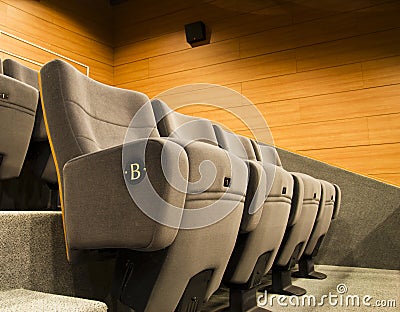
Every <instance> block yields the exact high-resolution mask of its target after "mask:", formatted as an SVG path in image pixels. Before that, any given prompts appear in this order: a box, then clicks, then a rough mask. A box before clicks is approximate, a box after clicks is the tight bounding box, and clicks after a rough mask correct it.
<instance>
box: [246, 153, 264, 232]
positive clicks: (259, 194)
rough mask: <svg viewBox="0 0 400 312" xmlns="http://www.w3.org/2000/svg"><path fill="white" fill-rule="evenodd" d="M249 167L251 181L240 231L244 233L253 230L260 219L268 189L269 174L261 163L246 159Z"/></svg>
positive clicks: (248, 185)
mask: <svg viewBox="0 0 400 312" xmlns="http://www.w3.org/2000/svg"><path fill="white" fill-rule="evenodd" d="M245 163H246V164H247V166H248V169H249V182H248V184H247V192H246V200H245V202H244V210H243V216H242V222H241V224H240V231H241V232H242V233H246V232H251V231H253V230H254V229H255V228H256V227H257V225H258V222H259V221H260V218H261V214H262V211H263V206H264V202H265V198H266V191H267V175H266V173H265V170H264V168H263V166H262V165H261V164H258V163H257V162H255V161H251V160H246V161H245Z"/></svg>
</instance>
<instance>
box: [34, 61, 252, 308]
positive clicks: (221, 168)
mask: <svg viewBox="0 0 400 312" xmlns="http://www.w3.org/2000/svg"><path fill="white" fill-rule="evenodd" d="M40 77H41V94H42V105H43V113H44V117H45V123H46V128H47V132H48V136H49V139H50V144H51V147H52V153H53V156H54V160H55V164H56V169H57V174H58V178H59V182H60V183H59V185H60V194H61V204H62V211H63V218H64V229H65V235H66V243H67V250H68V257H69V259H70V260H71V261H74V260H75V261H77V260H79V256H80V255H81V254H82V251H85V250H86V251H87V250H103V251H106V250H110V249H112V250H115V249H117V250H119V254H118V258H117V261H116V262H117V264H116V273H115V283H114V286H113V294H114V296H116V297H117V298H118V299H119V300H120V301H122V302H123V303H125V304H127V305H129V306H130V307H131V308H133V309H134V310H135V311H146V312H152V311H160V309H161V310H163V311H199V310H200V309H201V305H202V303H203V301H204V300H207V299H208V298H209V297H210V296H211V294H212V293H213V292H214V291H215V290H216V289H217V288H218V286H219V284H220V281H221V279H222V275H223V272H224V270H225V268H226V264H227V262H228V259H229V256H230V254H231V252H232V250H233V247H234V243H235V240H236V236H237V232H238V229H239V226H240V221H241V215H242V211H243V204H244V200H245V190H246V182H244V181H243V180H241V179H237V178H236V177H238V176H240V177H244V179H245V180H246V181H247V169H246V167H245V165H243V166H241V164H236V165H235V168H234V170H235V172H233V169H232V168H231V166H230V161H229V158H228V156H227V154H226V153H222V151H221V152H220V153H216V152H215V150H218V149H217V148H211V147H212V146H211V145H209V144H205V143H203V144H202V145H201V146H200V145H197V144H193V145H191V146H190V147H186V146H184V145H185V144H183V143H182V142H178V141H175V142H174V141H172V140H168V139H165V138H160V136H159V133H158V130H157V128H156V123H155V120H154V115H153V111H152V108H151V105H150V102H149V100H148V98H147V97H146V96H145V95H144V94H142V93H139V92H134V91H129V90H123V89H119V88H114V87H110V86H107V85H104V84H101V83H99V82H96V81H94V80H92V79H90V78H88V77H86V76H84V75H83V74H81V73H80V72H79V71H78V70H76V69H75V68H73V67H72V66H71V65H69V64H67V63H65V62H63V61H60V60H55V61H52V62H50V63H47V64H46V65H45V66H44V67H43V68H42V69H41V70H40ZM138 111H140V114H141V118H139V119H137V120H136V119H133V120H134V122H133V123H132V124H131V120H132V118H133V117H134V115H135V114H136V113H138ZM125 136H126V141H125V144H123V143H124V138H125ZM199 143H201V142H199ZM209 146H210V148H209ZM204 160H209V161H213V163H214V166H215V171H214V174H215V176H214V177H215V179H213V180H211V182H212V183H211V184H209V185H207V188H206V189H205V190H201V187H202V186H204V185H203V184H201V183H200V184H198V183H196V182H198V181H200V182H202V181H203V180H202V178H203V177H202V176H201V174H203V175H205V176H206V178H207V177H208V174H207V173H206V172H204V171H202V170H201V165H200V164H201V163H203V161H204ZM164 162H166V164H167V166H163V164H164ZM138 172H140V174H139V173H138ZM139 177H141V178H140V179H139ZM214 177H213V178H214ZM206 180H207V179H206ZM227 181H230V183H225V182H227ZM204 205H206V206H210V207H211V210H210V209H208V212H209V214H212V213H214V212H215V213H218V212H219V211H225V212H226V211H229V213H226V215H223V216H222V217H221V219H220V220H219V222H215V223H212V224H209V225H205V226H203V227H196V226H193V227H192V228H190V227H188V228H182V223H184V222H186V223H185V224H186V225H188V224H189V225H190V223H191V222H192V223H196V221H197V220H196V219H191V215H192V214H191V213H196V210H197V208H199V207H200V208H202V207H203V206H204ZM217 208H218V209H217ZM228 208H229V209H228ZM147 209H149V210H147ZM199 210H200V212H201V209H199ZM152 213H155V217H157V218H154V215H152ZM150 216H151V217H150ZM170 222H175V224H174V225H173V226H172V225H171V224H170Z"/></svg>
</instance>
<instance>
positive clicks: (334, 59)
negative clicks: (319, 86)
mask: <svg viewBox="0 0 400 312" xmlns="http://www.w3.org/2000/svg"><path fill="white" fill-rule="evenodd" d="M399 54H400V28H396V29H393V30H388V31H383V32H377V33H373V34H368V35H363V36H357V37H353V38H349V39H343V40H337V41H332V42H327V43H322V44H318V45H312V46H309V47H304V48H299V49H297V68H298V70H299V71H305V70H312V69H317V68H324V67H332V66H338V65H341V64H350V63H355V62H362V61H368V60H373V59H379V58H384V57H388V56H396V55H399Z"/></svg>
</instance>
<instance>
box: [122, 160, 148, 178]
mask: <svg viewBox="0 0 400 312" xmlns="http://www.w3.org/2000/svg"><path fill="white" fill-rule="evenodd" d="M145 175H146V167H145V166H144V163H143V161H141V160H135V161H132V162H130V163H128V164H127V165H126V166H125V170H124V177H125V179H126V180H127V181H128V182H129V183H130V184H137V183H139V182H141V181H142V180H143V178H144V177H145Z"/></svg>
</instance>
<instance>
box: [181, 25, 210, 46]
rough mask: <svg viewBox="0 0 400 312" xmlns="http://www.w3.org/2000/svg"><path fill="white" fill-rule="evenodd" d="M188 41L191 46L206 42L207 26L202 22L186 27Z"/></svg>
mask: <svg viewBox="0 0 400 312" xmlns="http://www.w3.org/2000/svg"><path fill="white" fill-rule="evenodd" d="M185 33H186V41H187V42H188V43H189V44H194V43H196V42H200V41H204V40H206V38H207V37H206V25H205V24H204V23H203V22H201V21H198V22H194V23H190V24H187V25H185Z"/></svg>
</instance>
